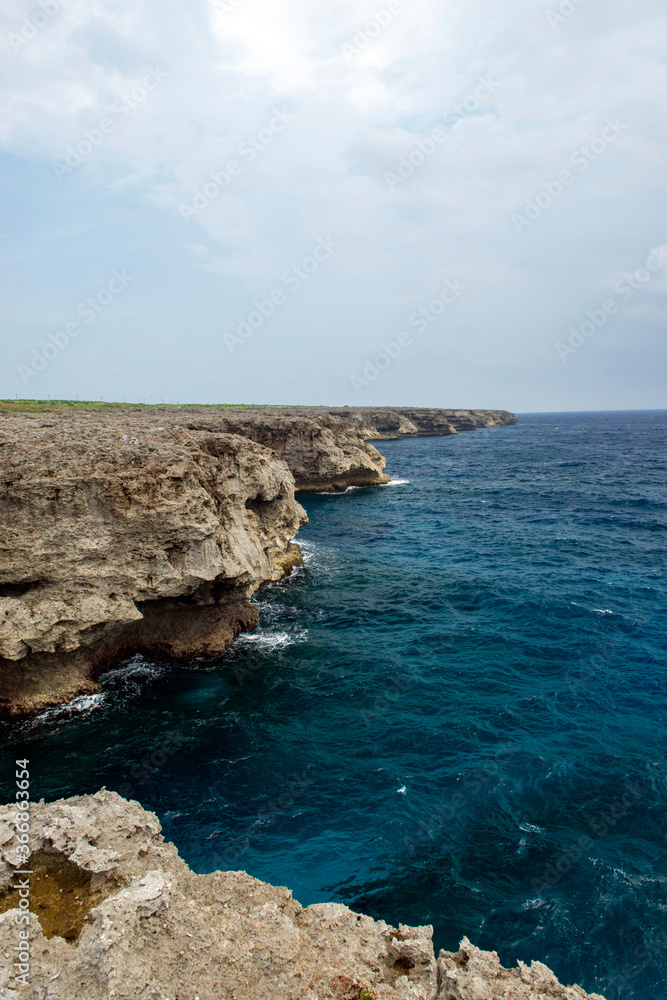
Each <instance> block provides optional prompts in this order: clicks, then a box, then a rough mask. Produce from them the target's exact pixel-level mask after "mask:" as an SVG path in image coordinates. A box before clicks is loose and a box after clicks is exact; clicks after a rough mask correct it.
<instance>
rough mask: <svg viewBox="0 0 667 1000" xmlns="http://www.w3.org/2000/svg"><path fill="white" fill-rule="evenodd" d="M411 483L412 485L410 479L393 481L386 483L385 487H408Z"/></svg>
mask: <svg viewBox="0 0 667 1000" xmlns="http://www.w3.org/2000/svg"><path fill="white" fill-rule="evenodd" d="M409 483H410V480H409V479H391V480H390V481H389V482H388V483H385V484H384V485H385V486H407V485H409Z"/></svg>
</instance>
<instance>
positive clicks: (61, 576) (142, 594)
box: [0, 413, 306, 711]
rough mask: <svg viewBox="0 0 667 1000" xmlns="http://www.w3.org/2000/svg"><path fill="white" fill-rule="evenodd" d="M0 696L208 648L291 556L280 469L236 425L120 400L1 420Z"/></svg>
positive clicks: (291, 528) (244, 617)
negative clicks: (157, 412) (223, 430)
mask: <svg viewBox="0 0 667 1000" xmlns="http://www.w3.org/2000/svg"><path fill="white" fill-rule="evenodd" d="M0 456H1V457H0V467H1V469H2V490H1V492H0V523H1V525H2V535H1V537H0V657H1V659H0V699H1V702H2V703H4V707H5V708H6V709H9V710H10V711H25V710H28V709H34V708H37V707H39V706H41V705H44V704H52V703H57V702H60V701H62V700H64V699H65V698H68V697H72V695H73V694H75V693H80V692H82V691H87V690H92V689H94V686H95V676H96V674H98V673H99V672H100V670H102V669H104V667H105V666H107V665H108V664H109V663H110V662H111V661H112V660H113V659H114V658H117V657H119V656H121V655H124V654H126V653H127V654H129V653H133V652H141V651H144V652H149V653H164V654H166V655H171V656H178V655H182V656H187V655H193V654H194V655H206V654H208V655H217V654H220V653H222V652H224V650H225V649H226V648H227V647H228V646H229V644H230V643H231V642H232V641H233V639H234V638H235V637H236V635H237V634H238V633H239V631H241V630H242V629H244V628H251V627H254V625H255V624H256V610H255V608H254V607H253V606H251V605H249V604H248V603H247V600H246V599H247V597H249V596H250V595H251V594H252V593H253V592H254V591H255V590H256V589H257V587H259V586H260V585H261V584H262V583H264V582H266V581H270V580H278V579H280V578H281V577H282V576H284V575H285V574H286V573H287V572H289V571H290V569H291V567H292V566H293V565H294V564H296V563H298V562H299V561H300V558H301V557H300V552H299V549H298V547H297V546H295V545H293V544H292V539H293V537H294V535H295V534H296V532H297V531H298V529H299V527H300V526H301V525H302V524H304V523H305V521H306V516H305V512H304V511H303V508H302V507H301V506H300V505H299V504H298V503H297V502H296V501H295V499H294V480H293V478H292V476H291V474H290V472H289V469H288V468H287V466H286V465H285V463H284V462H282V461H281V460H280V459H278V458H277V457H276V456H275V455H273V454H272V453H270V452H269V453H268V454H266V455H264V454H263V453H262V451H261V449H260V448H259V447H258V446H257V445H256V444H255V443H254V442H253V441H250V440H248V439H247V438H240V437H237V436H234V435H230V434H216V433H210V432H208V431H196V430H188V429H186V428H184V427H182V426H179V425H177V424H171V425H167V424H164V423H163V424H159V423H158V422H157V421H156V420H152V421H142V420H141V419H136V418H135V417H133V416H131V415H127V416H125V415H123V416H121V417H120V418H118V417H117V416H116V415H115V414H114V415H113V417H112V418H111V419H109V418H107V416H106V415H105V414H100V415H98V414H95V413H82V414H76V415H73V416H58V417H52V418H49V417H48V416H46V417H45V416H37V417H35V416H33V415H20V416H19V415H7V414H5V415H3V418H2V420H0Z"/></svg>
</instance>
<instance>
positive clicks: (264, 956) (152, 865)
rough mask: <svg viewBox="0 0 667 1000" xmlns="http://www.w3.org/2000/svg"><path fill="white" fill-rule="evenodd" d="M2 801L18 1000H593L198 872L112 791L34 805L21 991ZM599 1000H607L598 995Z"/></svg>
mask: <svg viewBox="0 0 667 1000" xmlns="http://www.w3.org/2000/svg"><path fill="white" fill-rule="evenodd" d="M14 810H15V807H11V806H3V807H0V856H1V860H0V950H2V953H3V955H4V957H5V961H4V963H2V964H0V995H1V996H2V997H3V1000H19V998H28V997H29V998H30V1000H112V998H114V1000H258V998H261V1000H264V998H267V1000H269V998H270V1000H360V998H364V1000H367V998H374V1000H436V998H440V1000H552V998H559V1000H585V998H586V996H587V994H586V993H585V992H584V991H583V990H581V989H580V988H579V987H577V986H569V987H566V986H562V985H561V984H559V982H558V980H557V979H556V977H555V976H554V975H553V974H552V973H551V972H550V971H549V969H547V968H546V966H544V965H542V964H541V963H540V962H533V963H532V965H531V966H526V965H524V964H520V965H519V967H518V968H516V969H503V968H502V966H501V965H500V963H499V961H498V958H497V956H496V954H495V953H488V952H482V951H479V950H478V949H477V948H475V947H474V946H473V945H471V944H470V942H469V941H467V940H466V939H464V940H463V942H462V944H461V947H460V950H459V951H458V953H456V954H454V953H450V952H444V951H443V952H441V953H440V957H439V958H438V960H437V962H436V960H435V956H434V954H433V946H432V940H431V939H432V928H431V927H430V926H427V927H407V926H403V925H401V926H399V927H398V928H394V927H390V926H389V925H387V924H386V923H384V922H383V921H375V920H372V919H371V918H370V917H366V916H362V915H360V914H356V913H353V912H352V911H351V910H349V909H348V908H347V907H346V906H341V905H338V904H335V903H325V904H318V905H314V906H309V907H307V908H305V909H304V908H303V907H301V906H300V905H299V903H297V902H296V901H295V900H294V899H293V898H292V894H291V893H290V891H289V890H288V889H285V888H281V887H275V886H271V885H268V884H266V883H265V882H260V881H258V880H257V879H254V878H251V877H250V876H249V875H247V874H246V873H245V872H213V873H212V874H210V875H196V874H194V873H193V872H192V871H190V869H189V868H188V866H187V865H186V864H185V863H184V862H183V861H182V860H181V859H180V858H179V856H178V853H177V851H176V848H175V847H174V846H173V844H169V843H165V842H164V840H163V838H162V836H161V834H160V824H159V821H158V819H157V817H156V816H155V815H154V814H153V813H150V812H146V811H145V810H144V809H142V808H141V806H140V805H139V804H138V803H137V802H128V801H126V800H125V799H123V798H121V797H120V796H119V795H117V794H116V793H115V792H109V791H107V790H105V789H102V790H101V791H99V792H97V793H96V794H95V795H84V796H78V797H75V798H70V799H61V800H60V801H58V802H53V803H50V804H44V803H43V802H42V803H37V804H35V805H34V806H33V807H32V808H31V814H32V815H31V822H30V848H31V851H32V854H31V858H30V868H31V869H32V870H33V875H32V877H31V893H30V898H31V908H32V915H31V921H30V985H29V986H27V987H24V986H20V987H17V986H16V984H15V982H14V979H13V968H12V955H13V949H14V947H15V945H16V943H17V940H18V938H17V924H16V923H15V918H16V916H17V912H18V911H17V910H16V909H14V908H13V907H14V901H15V899H16V897H15V896H12V890H11V889H9V888H8V886H9V885H10V883H11V882H12V880H13V881H16V878H15V877H14V879H13V872H14V869H15V867H16V866H17V861H18V859H17V857H16V853H15V850H14V849H13V845H15V844H16V840H15V831H14V829H13V827H12V825H11V817H12V813H13V811H14ZM591 1000H602V998H600V997H596V996H595V995H591Z"/></svg>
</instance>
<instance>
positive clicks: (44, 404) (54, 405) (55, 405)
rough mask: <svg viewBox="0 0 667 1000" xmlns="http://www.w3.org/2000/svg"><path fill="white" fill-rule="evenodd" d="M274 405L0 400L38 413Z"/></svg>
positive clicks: (7, 406) (264, 406)
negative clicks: (51, 411) (45, 411)
mask: <svg viewBox="0 0 667 1000" xmlns="http://www.w3.org/2000/svg"><path fill="white" fill-rule="evenodd" d="M279 405H280V404H276V403H104V402H102V401H97V402H93V401H92V400H84V399H82V400H79V399H0V410H10V411H13V412H28V413H39V412H41V411H42V410H136V409H140V410H158V409H160V410H162V409H183V408H187V409H192V408H193V407H197V408H198V409H217V408H219V407H233V408H234V409H244V410H256V409H258V408H261V409H269V408H270V407H272V406H279Z"/></svg>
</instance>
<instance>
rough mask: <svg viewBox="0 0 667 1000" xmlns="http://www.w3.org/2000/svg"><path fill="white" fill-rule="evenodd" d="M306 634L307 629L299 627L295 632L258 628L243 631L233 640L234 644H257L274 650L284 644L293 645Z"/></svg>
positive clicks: (283, 646) (282, 647) (301, 640)
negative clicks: (256, 629) (254, 630)
mask: <svg viewBox="0 0 667 1000" xmlns="http://www.w3.org/2000/svg"><path fill="white" fill-rule="evenodd" d="M307 635H308V630H307V629H300V630H299V631H297V632H269V631H266V632H265V631H263V630H258V631H257V632H244V633H243V635H240V636H239V637H238V639H237V640H236V642H235V644H234V645H235V646H244V645H248V646H259V647H260V648H262V649H268V650H274V649H284V648H285V647H286V646H293V645H294V644H295V643H296V642H303V640H304V639H305V638H306V636H307Z"/></svg>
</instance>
